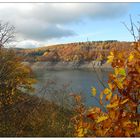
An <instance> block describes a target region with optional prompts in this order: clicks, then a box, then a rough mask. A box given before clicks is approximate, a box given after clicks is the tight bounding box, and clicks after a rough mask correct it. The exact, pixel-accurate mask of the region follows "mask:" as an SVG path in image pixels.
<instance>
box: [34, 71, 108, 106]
mask: <svg viewBox="0 0 140 140" xmlns="http://www.w3.org/2000/svg"><path fill="white" fill-rule="evenodd" d="M109 73H110V72H107V71H102V70H100V69H98V70H93V71H89V70H51V71H45V72H44V71H41V70H40V71H37V72H36V77H37V80H38V82H37V84H36V85H35V88H36V94H37V96H40V97H43V98H47V99H49V100H54V101H55V102H58V100H59V102H62V98H63V100H64V99H65V97H64V96H66V95H69V93H75V94H80V95H81V96H82V98H83V101H84V103H85V104H86V105H87V106H90V105H96V106H100V105H99V103H98V102H97V100H96V99H95V98H94V97H93V96H92V94H91V88H92V87H95V88H96V89H97V97H99V94H100V92H101V91H102V90H103V89H104V87H103V85H104V86H107V81H108V75H109ZM100 81H102V83H101V82H100ZM67 98H71V97H67Z"/></svg>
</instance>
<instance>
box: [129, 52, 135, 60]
mask: <svg viewBox="0 0 140 140" xmlns="http://www.w3.org/2000/svg"><path fill="white" fill-rule="evenodd" d="M133 59H134V55H133V54H132V53H131V54H130V55H129V57H128V61H129V62H131V61H132V60H133Z"/></svg>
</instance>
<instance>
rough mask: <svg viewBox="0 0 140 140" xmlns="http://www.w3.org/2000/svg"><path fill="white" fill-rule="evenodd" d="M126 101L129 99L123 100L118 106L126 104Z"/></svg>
mask: <svg viewBox="0 0 140 140" xmlns="http://www.w3.org/2000/svg"><path fill="white" fill-rule="evenodd" d="M128 101H129V99H125V100H123V101H122V102H121V103H120V104H121V105H123V104H125V103H127V102H128Z"/></svg>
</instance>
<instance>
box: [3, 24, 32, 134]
mask: <svg viewBox="0 0 140 140" xmlns="http://www.w3.org/2000/svg"><path fill="white" fill-rule="evenodd" d="M0 29H1V30H0V34H1V36H0V40H1V46H0V119H1V122H0V134H1V136H8V133H9V132H8V130H9V128H10V127H11V126H10V124H11V122H14V121H15V120H16V119H15V120H12V117H11V116H14V114H11V112H10V111H11V109H14V106H15V104H16V102H17V101H18V97H19V95H21V93H29V91H31V90H33V88H32V84H33V83H34V82H35V80H34V79H33V76H32V71H31V69H30V68H28V67H27V66H24V65H23V64H22V63H21V59H20V58H19V57H17V56H16V54H15V52H14V50H12V49H10V48H7V49H6V48H4V46H5V43H8V42H9V41H10V40H11V39H12V37H14V34H12V33H14V30H13V29H14V28H13V26H10V25H9V24H4V25H2V24H0Z"/></svg>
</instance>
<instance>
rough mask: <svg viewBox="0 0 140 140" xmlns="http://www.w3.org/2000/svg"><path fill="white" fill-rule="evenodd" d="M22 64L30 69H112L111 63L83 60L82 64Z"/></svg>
mask: <svg viewBox="0 0 140 140" xmlns="http://www.w3.org/2000/svg"><path fill="white" fill-rule="evenodd" d="M23 64H25V65H27V66H29V67H31V69H32V70H34V71H36V70H43V71H47V70H95V69H97V70H102V71H112V67H111V65H109V64H107V63H104V64H102V65H101V64H100V63H99V62H95V61H94V62H84V63H82V64H79V63H76V62H23Z"/></svg>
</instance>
